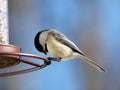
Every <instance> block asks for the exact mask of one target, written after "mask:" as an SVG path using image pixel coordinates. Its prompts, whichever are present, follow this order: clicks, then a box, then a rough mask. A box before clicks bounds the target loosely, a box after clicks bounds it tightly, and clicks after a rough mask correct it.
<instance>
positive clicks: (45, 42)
mask: <svg viewBox="0 0 120 90" xmlns="http://www.w3.org/2000/svg"><path fill="white" fill-rule="evenodd" d="M34 44H35V47H36V49H37V50H38V51H40V52H43V53H44V54H47V53H49V54H50V55H51V56H52V57H48V59H49V60H50V61H51V60H53V61H64V60H70V59H73V58H80V59H81V60H84V61H86V62H87V63H88V64H89V65H91V66H93V67H94V68H96V69H97V70H98V71H101V72H105V70H104V68H102V67H100V66H99V65H98V64H96V63H95V62H94V61H92V60H91V59H89V58H87V57H86V55H85V54H84V53H83V52H82V51H80V49H79V48H78V47H77V46H76V45H75V44H74V43H73V42H72V41H71V40H69V39H68V38H67V37H66V36H65V35H63V34H62V33H60V32H59V31H57V30H56V29H48V30H42V31H40V32H38V33H37V34H36V36H35V39H34Z"/></svg>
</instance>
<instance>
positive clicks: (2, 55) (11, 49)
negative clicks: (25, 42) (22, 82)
mask: <svg viewBox="0 0 120 90" xmlns="http://www.w3.org/2000/svg"><path fill="white" fill-rule="evenodd" d="M21 57H29V58H37V59H40V60H43V61H44V64H37V63H34V62H31V61H28V60H23V59H22V58H21ZM20 62H23V63H26V64H30V65H33V66H35V67H33V68H29V69H25V70H20V71H14V72H7V73H0V77H6V76H12V75H18V74H24V73H28V72H32V71H36V70H39V69H42V68H44V67H46V66H47V63H49V60H48V59H46V58H44V57H41V56H37V55H34V54H28V53H20V47H18V46H14V45H4V44H0V69H3V68H9V67H12V66H15V65H18V64H19V63H20Z"/></svg>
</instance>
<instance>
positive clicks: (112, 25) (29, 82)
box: [0, 0, 120, 90]
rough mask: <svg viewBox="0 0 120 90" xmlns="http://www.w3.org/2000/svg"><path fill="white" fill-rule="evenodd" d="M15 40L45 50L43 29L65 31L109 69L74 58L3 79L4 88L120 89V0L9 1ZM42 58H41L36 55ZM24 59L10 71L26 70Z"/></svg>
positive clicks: (29, 49) (25, 46) (24, 48)
mask: <svg viewBox="0 0 120 90" xmlns="http://www.w3.org/2000/svg"><path fill="white" fill-rule="evenodd" d="M8 3H9V33H10V35H9V37H10V44H13V45H17V46H20V47H21V48H22V52H27V53H32V54H37V55H42V56H44V54H42V53H40V52H38V51H37V50H36V49H35V47H34V36H35V35H36V33H37V32H39V31H40V30H43V29H49V28H55V29H58V30H59V31H60V32H62V33H64V34H65V35H66V36H67V37H69V39H71V40H72V41H74V42H75V43H76V44H77V46H78V47H79V48H80V50H81V51H83V52H84V53H85V54H86V55H87V56H88V57H89V58H91V59H92V60H94V61H96V62H97V63H98V64H99V65H101V66H102V67H104V68H105V69H106V70H107V73H101V72H98V71H96V70H95V69H94V68H92V67H91V66H89V65H88V64H86V63H84V62H83V61H82V60H78V59H74V60H70V61H65V62H60V63H57V62H53V63H52V64H51V65H50V66H48V67H46V68H44V69H42V70H39V71H36V72H31V73H27V74H23V75H17V76H11V77H5V78H0V90H120V71H119V68H120V55H119V54H120V1H119V0H9V2H8ZM33 61H35V62H39V61H37V60H33ZM24 67H29V66H26V65H25V64H20V65H18V66H16V67H12V68H9V69H8V71H11V70H16V69H21V68H24Z"/></svg>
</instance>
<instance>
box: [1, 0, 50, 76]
mask: <svg viewBox="0 0 120 90" xmlns="http://www.w3.org/2000/svg"><path fill="white" fill-rule="evenodd" d="M7 3H8V1H7V0H0V69H4V68H9V67H13V66H16V65H18V64H19V63H21V62H22V63H26V64H29V65H32V66H34V67H32V68H28V69H24V70H20V71H13V72H6V73H0V77H7V76H12V75H18V74H24V73H28V72H32V71H36V70H39V69H42V68H44V67H46V66H47V63H49V60H48V59H47V58H44V57H41V56H38V55H34V54H28V53H21V52H20V49H21V48H20V47H19V46H15V45H9V44H8V9H7V8H8V7H7ZM22 57H29V58H32V59H33V58H36V59H38V60H43V61H44V63H43V64H38V63H35V62H31V61H29V60H24V59H22Z"/></svg>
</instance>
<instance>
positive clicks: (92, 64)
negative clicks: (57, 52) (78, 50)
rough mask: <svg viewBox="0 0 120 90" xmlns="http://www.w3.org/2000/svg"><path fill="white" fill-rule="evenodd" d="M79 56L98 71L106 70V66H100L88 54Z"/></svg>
mask: <svg viewBox="0 0 120 90" xmlns="http://www.w3.org/2000/svg"><path fill="white" fill-rule="evenodd" d="M78 58H80V59H82V60H84V61H85V62H87V63H88V64H89V65H91V66H92V67H94V68H96V69H97V70H98V71H100V72H106V71H105V69H104V68H102V67H101V66H99V65H98V64H96V63H95V62H94V61H92V60H91V59H89V58H87V57H86V56H83V55H78Z"/></svg>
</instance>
